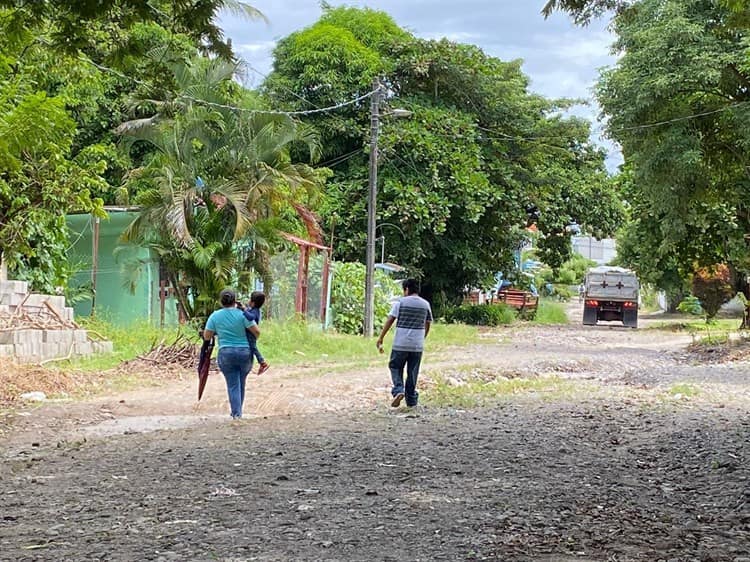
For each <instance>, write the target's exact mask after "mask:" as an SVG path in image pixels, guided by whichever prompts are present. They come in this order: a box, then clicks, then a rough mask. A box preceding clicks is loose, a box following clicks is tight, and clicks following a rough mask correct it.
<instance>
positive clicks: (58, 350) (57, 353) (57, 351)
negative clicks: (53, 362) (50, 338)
mask: <svg viewBox="0 0 750 562" xmlns="http://www.w3.org/2000/svg"><path fill="white" fill-rule="evenodd" d="M69 352H70V344H67V345H66V344H64V343H44V344H42V350H41V354H42V357H43V360H47V359H61V358H62V357H67V355H68V353H69Z"/></svg>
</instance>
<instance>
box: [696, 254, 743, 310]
mask: <svg viewBox="0 0 750 562" xmlns="http://www.w3.org/2000/svg"><path fill="white" fill-rule="evenodd" d="M730 281H731V275H730V273H729V268H728V267H727V266H726V265H723V264H719V265H715V266H712V267H704V268H701V269H699V270H698V271H696V272H695V275H694V276H693V294H694V295H695V296H696V297H698V298H699V299H700V301H701V306H702V307H703V310H704V311H705V313H706V318H713V317H714V316H716V313H717V312H719V309H720V308H721V305H722V304H724V303H726V302H728V301H729V300H730V299H731V298H732V296H734V294H733V291H732V285H731V283H730Z"/></svg>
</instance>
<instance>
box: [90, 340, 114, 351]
mask: <svg viewBox="0 0 750 562" xmlns="http://www.w3.org/2000/svg"><path fill="white" fill-rule="evenodd" d="M114 352H115V346H114V344H113V343H112V342H111V341H97V342H94V353H114Z"/></svg>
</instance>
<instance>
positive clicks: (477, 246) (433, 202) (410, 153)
mask: <svg viewBox="0 0 750 562" xmlns="http://www.w3.org/2000/svg"><path fill="white" fill-rule="evenodd" d="M342 61H343V62H342ZM376 76H381V77H382V78H383V83H384V86H385V88H386V90H387V92H388V96H387V106H386V107H384V114H385V115H386V117H385V122H384V124H383V126H382V133H381V136H380V143H379V151H380V162H381V168H380V185H379V188H380V194H379V202H378V209H377V222H378V224H380V225H383V226H382V227H381V228H380V229H379V230H378V234H383V233H385V229H388V228H390V231H389V232H388V239H389V240H394V242H393V243H390V244H389V245H388V246H387V248H386V251H387V257H388V258H390V259H393V260H395V261H397V262H398V263H400V264H402V265H405V266H407V267H408V268H409V270H410V271H411V273H412V274H416V275H419V276H421V277H423V278H424V280H425V283H424V284H423V289H424V290H425V292H427V293H432V294H434V295H436V296H437V295H441V296H442V297H444V298H446V299H448V300H452V299H455V298H456V297H457V296H459V295H460V294H461V292H462V290H463V289H464V287H466V286H471V285H479V286H485V285H487V284H489V283H491V282H492V281H491V280H492V279H493V275H494V273H495V272H497V271H500V270H503V269H505V270H508V269H509V268H511V267H513V253H514V250H515V248H516V247H518V245H519V244H520V243H521V240H522V238H523V237H524V236H525V230H524V228H525V226H526V225H527V223H528V213H527V210H528V209H529V208H531V207H533V206H534V205H536V206H537V207H538V208H539V209H540V210H541V213H542V215H541V216H542V217H544V219H545V220H546V222H545V223H543V221H542V219H541V218H540V221H539V224H540V225H541V226H542V227H544V228H546V229H547V230H548V232H544V234H549V235H550V236H552V235H553V234H554V235H555V236H557V237H558V238H559V239H560V240H562V241H563V242H564V243H563V244H560V245H559V248H557V250H555V251H552V250H550V252H549V254H550V256H559V257H560V259H561V261H564V255H565V254H566V252H568V251H569V240H570V232H569V231H566V230H565V227H566V226H567V225H568V224H569V222H570V220H571V219H573V220H579V222H581V223H582V224H585V225H586V228H591V229H592V230H596V231H597V232H602V233H609V232H611V231H612V230H613V227H615V226H618V225H617V224H616V223H617V220H616V217H617V216H619V214H618V211H617V210H616V207H615V210H613V211H611V210H610V209H609V208H607V211H606V212H599V213H595V212H593V209H592V212H591V213H590V216H589V217H585V216H579V215H583V212H584V210H585V209H586V208H587V205H588V207H594V206H595V204H598V203H599V202H601V204H602V208H603V207H605V206H607V205H609V204H611V203H612V202H613V198H612V197H610V196H606V197H593V198H591V199H590V198H589V197H587V196H586V195H585V194H583V193H581V196H580V198H578V199H576V198H572V197H571V196H570V195H569V193H573V192H575V193H576V194H578V192H579V191H582V190H583V191H585V192H587V193H589V194H592V193H593V192H596V190H597V189H601V190H602V192H605V191H607V190H608V189H609V188H610V186H609V185H608V183H607V182H606V181H604V180H605V173H604V166H603V162H604V161H603V157H602V155H601V153H600V152H597V151H595V150H593V149H591V147H590V146H589V142H588V134H589V129H588V126H587V125H586V124H585V123H583V122H580V121H579V120H576V119H566V118H562V117H558V116H554V115H556V114H557V113H558V112H559V111H560V110H564V109H565V108H567V107H569V105H570V102H568V101H559V102H558V101H550V100H546V99H544V98H542V97H540V96H536V95H533V94H531V93H529V92H528V78H527V77H526V76H525V75H524V74H523V73H522V71H521V63H520V61H513V62H503V61H500V60H498V59H496V58H493V57H488V56H487V55H486V54H484V53H483V52H482V51H481V50H480V49H478V48H477V47H473V46H470V45H459V44H456V43H452V42H450V41H447V40H442V41H425V40H420V39H417V38H415V37H414V36H413V35H411V34H409V33H408V32H406V31H404V30H402V29H400V28H398V26H397V25H396V24H395V23H394V22H393V20H392V19H391V18H390V17H389V16H387V15H386V14H384V13H382V12H375V11H372V10H357V9H354V8H335V9H334V8H330V7H328V8H325V9H324V14H323V16H322V17H321V20H320V21H319V22H318V23H316V24H315V25H313V26H311V27H310V28H308V29H305V30H302V31H299V32H296V33H294V34H292V35H290V36H289V37H287V38H284V39H282V40H281V41H280V42H279V45H278V47H277V50H276V51H275V57H274V71H273V73H272V74H271V75H270V76H269V78H268V80H267V81H266V83H265V84H264V91H265V93H266V94H267V95H268V96H269V98H270V99H271V100H272V101H273V102H274V103H282V104H284V105H285V106H286V107H288V108H290V109H311V108H314V107H323V106H327V105H331V104H334V103H340V102H342V101H346V100H348V99H351V98H352V97H354V96H356V95H360V94H363V93H366V92H367V91H369V90H370V88H371V87H372V81H373V78H374V77H376ZM389 107H403V108H406V109H409V110H411V111H412V112H413V117H412V118H411V119H403V120H398V121H397V120H393V119H388V117H387V115H388V113H389ZM310 122H311V123H312V124H314V125H315V126H316V127H317V128H318V130H319V131H320V133H321V137H322V142H323V145H324V147H325V149H324V159H325V161H326V162H325V163H326V164H327V165H329V166H330V167H331V169H332V170H333V171H334V176H333V178H332V180H331V181H329V182H328V184H327V186H326V191H325V194H324V197H323V200H322V202H321V205H320V207H319V209H320V213H321V216H322V218H323V220H324V222H325V223H326V226H327V230H331V229H335V232H336V238H335V244H334V247H335V251H336V253H337V255H338V256H339V257H341V258H344V259H347V260H359V261H362V260H363V259H364V253H365V232H366V225H365V219H366V199H367V178H368V167H367V152H366V150H365V148H366V146H367V131H368V123H369V112H368V105H367V104H365V103H363V104H360V105H354V106H348V107H346V108H344V109H342V110H340V111H337V112H336V113H335V114H330V115H321V116H317V117H315V118H313V119H311V120H310ZM548 136H549V137H551V138H550V139H547V137H548ZM589 180H590V181H589ZM589 199H590V200H589ZM581 200H585V201H586V205H577V204H578V203H580V201H581ZM560 215H562V218H560V220H558V218H557V217H559V216H560ZM612 217H615V218H614V219H613V220H610V218H612ZM387 225H395V228H394V227H392V226H391V227H389V226H387ZM396 240H397V243H395V241H396ZM566 244H567V246H566Z"/></svg>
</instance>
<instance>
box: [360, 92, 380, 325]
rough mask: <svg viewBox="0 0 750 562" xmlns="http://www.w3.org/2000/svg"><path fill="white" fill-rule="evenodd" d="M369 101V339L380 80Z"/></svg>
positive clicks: (373, 259) (373, 298)
mask: <svg viewBox="0 0 750 562" xmlns="http://www.w3.org/2000/svg"><path fill="white" fill-rule="evenodd" d="M372 89H373V91H374V93H373V94H372V99H371V100H370V176H369V189H368V194H367V257H366V262H367V263H366V264H365V267H366V270H365V323H364V336H365V337H366V338H371V337H372V336H373V335H374V334H373V332H374V326H375V318H374V316H375V214H376V210H377V201H378V134H379V132H380V99H381V96H382V91H381V86H380V80H379V79H377V78H376V79H375V80H374V81H373V84H372Z"/></svg>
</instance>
